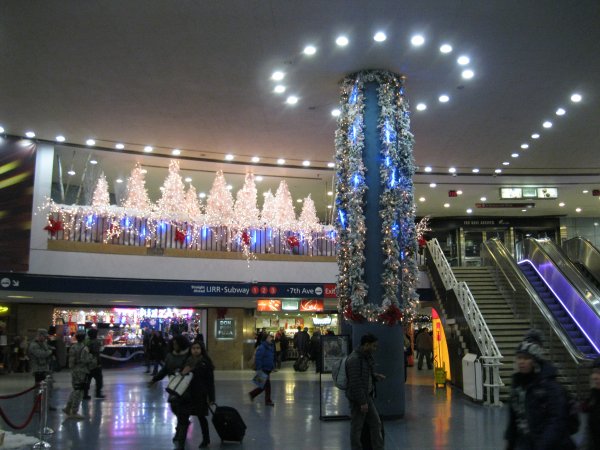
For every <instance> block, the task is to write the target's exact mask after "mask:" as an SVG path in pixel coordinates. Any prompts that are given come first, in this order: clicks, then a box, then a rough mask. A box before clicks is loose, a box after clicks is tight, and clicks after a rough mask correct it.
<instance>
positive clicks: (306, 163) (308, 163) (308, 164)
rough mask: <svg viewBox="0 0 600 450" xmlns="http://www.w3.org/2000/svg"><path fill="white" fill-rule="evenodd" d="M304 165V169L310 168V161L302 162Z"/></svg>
mask: <svg viewBox="0 0 600 450" xmlns="http://www.w3.org/2000/svg"><path fill="white" fill-rule="evenodd" d="M302 165H303V166H304V167H308V166H310V161H302Z"/></svg>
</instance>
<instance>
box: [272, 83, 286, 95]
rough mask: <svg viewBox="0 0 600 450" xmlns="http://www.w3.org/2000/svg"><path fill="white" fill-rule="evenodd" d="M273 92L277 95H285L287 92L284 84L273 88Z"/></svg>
mask: <svg viewBox="0 0 600 450" xmlns="http://www.w3.org/2000/svg"><path fill="white" fill-rule="evenodd" d="M273 92H275V93H276V94H283V93H284V92H285V86H284V85H283V84H278V85H277V86H275V87H274V88H273Z"/></svg>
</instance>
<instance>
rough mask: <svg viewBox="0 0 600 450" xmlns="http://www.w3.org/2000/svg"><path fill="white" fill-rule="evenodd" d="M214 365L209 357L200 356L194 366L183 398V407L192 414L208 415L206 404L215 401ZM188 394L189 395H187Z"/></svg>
mask: <svg viewBox="0 0 600 450" xmlns="http://www.w3.org/2000/svg"><path fill="white" fill-rule="evenodd" d="M214 370H215V367H214V365H213V363H212V361H211V360H210V358H207V357H204V356H203V357H202V358H200V360H199V361H198V362H197V363H196V365H195V366H194V368H193V370H192V372H193V374H194V377H193V378H192V381H191V383H190V387H189V388H188V390H187V391H186V395H184V399H183V405H182V407H183V408H187V411H188V413H189V414H190V415H192V416H208V405H209V402H210V403H214V401H215V375H214ZM188 394H189V395H188Z"/></svg>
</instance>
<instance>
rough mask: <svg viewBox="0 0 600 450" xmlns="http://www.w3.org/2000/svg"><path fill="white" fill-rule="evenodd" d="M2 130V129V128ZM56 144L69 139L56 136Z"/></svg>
mask: <svg viewBox="0 0 600 450" xmlns="http://www.w3.org/2000/svg"><path fill="white" fill-rule="evenodd" d="M0 128H2V127H0ZM0 133H4V129H2V131H0ZM55 139H56V142H65V141H66V140H67V139H66V138H65V137H64V136H63V135H62V134H59V135H58V136H56V138H55Z"/></svg>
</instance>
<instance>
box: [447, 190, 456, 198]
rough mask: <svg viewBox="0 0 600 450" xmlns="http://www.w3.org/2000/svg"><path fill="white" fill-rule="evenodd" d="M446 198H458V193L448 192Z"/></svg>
mask: <svg viewBox="0 0 600 450" xmlns="http://www.w3.org/2000/svg"><path fill="white" fill-rule="evenodd" d="M448 197H458V192H456V191H448Z"/></svg>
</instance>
